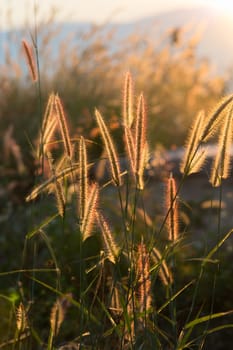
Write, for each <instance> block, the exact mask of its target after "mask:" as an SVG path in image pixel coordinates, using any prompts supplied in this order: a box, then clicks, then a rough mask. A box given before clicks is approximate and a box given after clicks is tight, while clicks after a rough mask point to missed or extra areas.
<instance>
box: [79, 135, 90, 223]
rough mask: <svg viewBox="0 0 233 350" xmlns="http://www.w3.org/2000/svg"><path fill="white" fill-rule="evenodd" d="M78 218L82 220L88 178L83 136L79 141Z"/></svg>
mask: <svg viewBox="0 0 233 350" xmlns="http://www.w3.org/2000/svg"><path fill="white" fill-rule="evenodd" d="M79 166H80V175H79V218H80V221H81V222H82V219H83V216H84V213H85V211H86V206H87V193H88V178H87V149H86V144H85V140H84V138H83V137H82V136H81V137H80V141H79Z"/></svg>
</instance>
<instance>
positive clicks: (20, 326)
mask: <svg viewBox="0 0 233 350" xmlns="http://www.w3.org/2000/svg"><path fill="white" fill-rule="evenodd" d="M16 327H17V330H18V331H19V332H24V331H25V329H26V328H27V327H28V320H27V313H26V310H25V307H24V305H23V303H22V302H21V303H20V304H19V306H18V307H17V309H16Z"/></svg>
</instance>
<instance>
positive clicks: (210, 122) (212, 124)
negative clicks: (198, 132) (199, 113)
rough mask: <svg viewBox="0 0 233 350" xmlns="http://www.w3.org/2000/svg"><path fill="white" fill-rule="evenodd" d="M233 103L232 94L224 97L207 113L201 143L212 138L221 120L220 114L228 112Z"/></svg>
mask: <svg viewBox="0 0 233 350" xmlns="http://www.w3.org/2000/svg"><path fill="white" fill-rule="evenodd" d="M232 102H233V94H231V95H228V96H225V97H224V98H223V99H222V100H221V101H220V102H219V103H218V104H217V105H216V106H215V107H214V108H213V109H212V111H211V112H210V113H209V115H208V116H207V122H206V124H205V126H204V127H203V133H202V141H203V142H206V141H208V139H209V138H210V137H212V136H213V135H214V133H215V131H216V128H217V127H218V125H219V123H220V122H221V120H222V118H221V117H222V116H223V115H222V112H223V111H225V110H229V108H230V106H231V104H232Z"/></svg>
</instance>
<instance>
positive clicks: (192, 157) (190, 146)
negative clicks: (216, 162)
mask: <svg viewBox="0 0 233 350" xmlns="http://www.w3.org/2000/svg"><path fill="white" fill-rule="evenodd" d="M204 119H205V115H204V112H203V111H200V112H199V113H198V114H197V117H196V119H195V121H194V124H193V126H192V128H191V130H190V132H189V135H188V139H187V141H186V147H185V153H184V157H183V160H182V162H181V165H180V171H181V172H182V173H184V174H186V175H190V174H192V173H196V172H198V171H200V170H201V168H202V165H203V164H204V161H205V159H206V150H203V149H202V148H201V140H202V134H203V127H204Z"/></svg>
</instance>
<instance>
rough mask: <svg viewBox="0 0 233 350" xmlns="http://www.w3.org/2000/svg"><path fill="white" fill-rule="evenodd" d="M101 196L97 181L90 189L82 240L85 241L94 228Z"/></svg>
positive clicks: (83, 221)
mask: <svg viewBox="0 0 233 350" xmlns="http://www.w3.org/2000/svg"><path fill="white" fill-rule="evenodd" d="M98 198H99V186H98V185H97V184H96V183H95V184H93V185H92V187H91V188H90V190H89V195H88V200H87V204H86V207H85V212H84V216H83V220H82V222H81V226H80V231H81V233H82V240H83V241H85V240H86V239H87V238H88V237H90V236H91V234H92V228H93V225H94V223H95V217H96V208H97V204H98Z"/></svg>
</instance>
